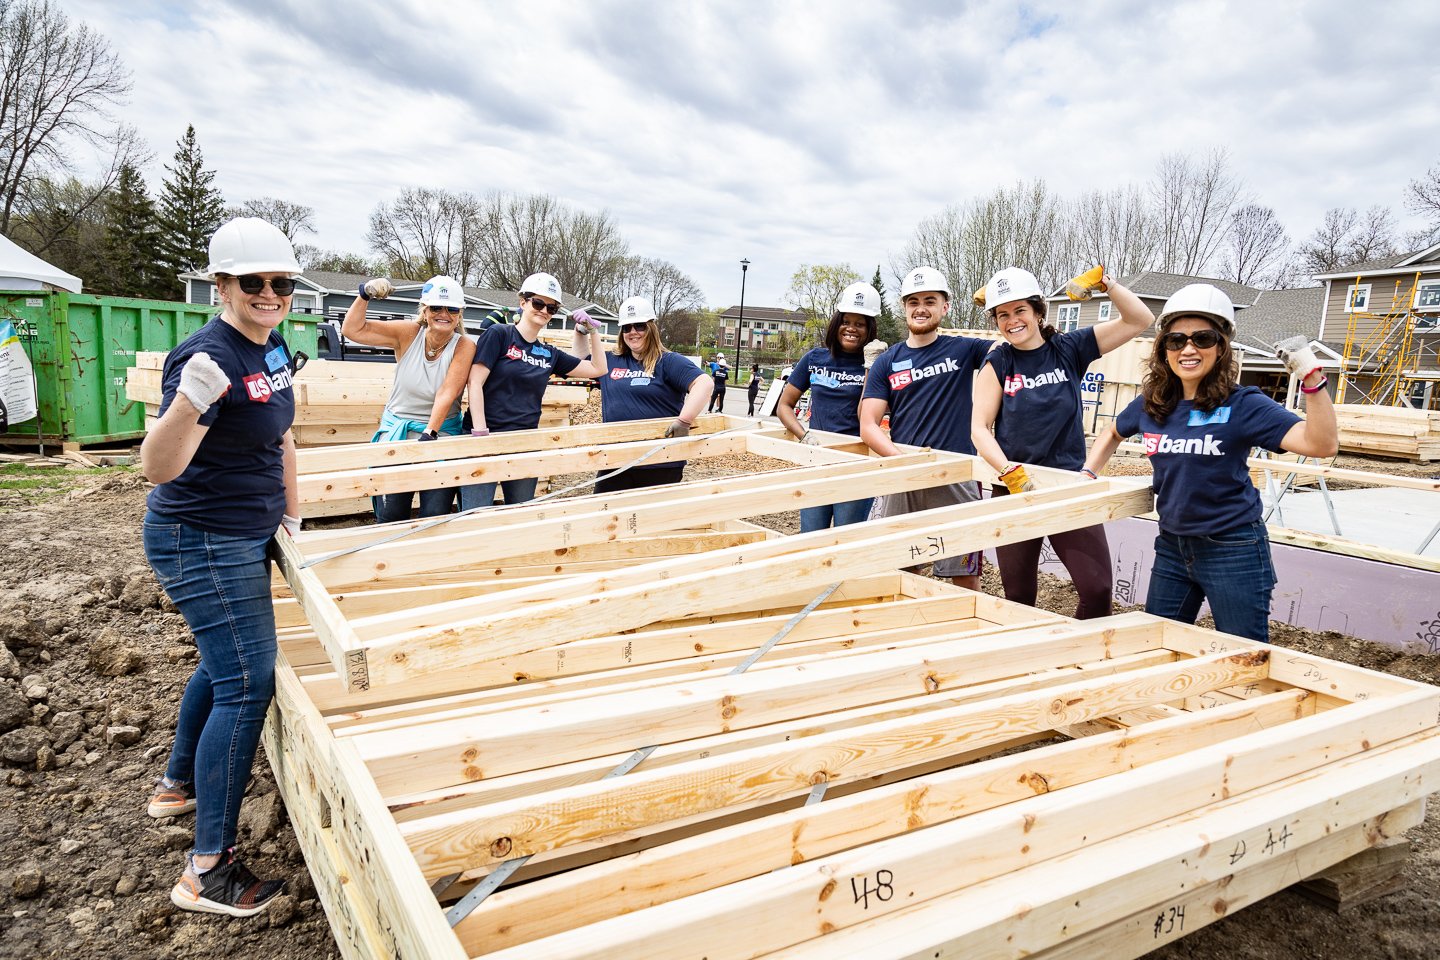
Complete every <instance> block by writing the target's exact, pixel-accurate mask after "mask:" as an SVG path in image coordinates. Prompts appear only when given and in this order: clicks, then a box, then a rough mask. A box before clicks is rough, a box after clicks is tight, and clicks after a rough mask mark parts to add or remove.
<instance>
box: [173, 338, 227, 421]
mask: <svg viewBox="0 0 1440 960" xmlns="http://www.w3.org/2000/svg"><path fill="white" fill-rule="evenodd" d="M229 389H230V378H229V377H228V376H227V375H226V374H225V371H224V370H221V369H220V364H218V363H216V362H215V361H214V360H211V359H210V354H208V353H197V354H195V355H193V356H192V357H191V358H190V359H189V360H186V361H185V366H183V367H181V368H180V386H179V387H178V388H177V391H178V392H179V393H182V394H184V396H185V399H186V400H189V401H190V405H191V406H192V407H194V408H195V409H196V410H198V411H199V412H200V413H201V414H202V415H203V414H204V413H205V411H206V410H209V409H210V404H212V403H214V402H215V401H216V400H219V399H220V398H221V397H222V396H224V395H225V391H226V390H229Z"/></svg>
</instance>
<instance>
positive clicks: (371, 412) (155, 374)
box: [125, 351, 587, 447]
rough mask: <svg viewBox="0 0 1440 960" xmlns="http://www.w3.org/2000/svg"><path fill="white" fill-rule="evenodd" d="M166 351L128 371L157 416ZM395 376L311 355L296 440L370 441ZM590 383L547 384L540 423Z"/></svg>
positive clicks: (560, 414)
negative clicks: (582, 385)
mask: <svg viewBox="0 0 1440 960" xmlns="http://www.w3.org/2000/svg"><path fill="white" fill-rule="evenodd" d="M164 364H165V354H164V353H159V352H147V351H141V352H139V353H137V354H136V355H135V366H133V367H131V368H129V369H128V370H126V372H125V396H126V398H127V399H130V400H133V401H136V402H138V403H143V404H145V410H146V414H147V415H148V416H150V417H154V416H156V415H157V414H158V413H159V409H160V387H161V383H160V372H161V370H162V369H163V368H164ZM394 380H395V365H394V364H393V363H367V362H363V361H355V360H348V361H339V360H311V361H309V362H308V363H306V364H305V366H304V368H302V369H301V371H300V372H299V373H298V374H296V376H295V428H294V432H295V444H296V446H299V447H319V446H330V445H333V444H337V443H369V442H370V438H371V437H373V436H374V435H375V428H376V426H377V425H378V424H379V423H380V414H381V413H382V412H383V411H384V409H385V401H386V400H387V399H389V397H390V388H391V385H392V384H393V383H394ZM586 393H587V391H586V389H585V388H584V387H577V386H562V385H559V384H555V385H552V386H550V387H548V388H547V389H546V391H545V399H544V401H543V405H542V407H541V413H540V426H541V427H555V426H563V425H564V424H567V423H569V422H570V408H571V407H572V406H574V405H575V404H582V403H584V402H585V398H586Z"/></svg>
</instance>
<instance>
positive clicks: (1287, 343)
mask: <svg viewBox="0 0 1440 960" xmlns="http://www.w3.org/2000/svg"><path fill="white" fill-rule="evenodd" d="M1275 353H1276V354H1277V355H1278V356H1279V357H1280V362H1281V363H1283V364H1285V369H1286V370H1289V371H1290V372H1291V373H1292V374H1293V375H1295V376H1296V377H1298V378H1300V379H1301V380H1304V379H1305V378H1306V377H1308V376H1310V374H1312V373H1314V372H1315V371H1316V370H1319V369H1320V358H1319V357H1317V356H1315V351H1314V350H1311V349H1310V339H1309V338H1308V337H1306V336H1304V335H1303V334H1302V335H1299V336H1294V337H1287V338H1285V339H1284V340H1281V341H1280V342H1279V343H1277V344H1275Z"/></svg>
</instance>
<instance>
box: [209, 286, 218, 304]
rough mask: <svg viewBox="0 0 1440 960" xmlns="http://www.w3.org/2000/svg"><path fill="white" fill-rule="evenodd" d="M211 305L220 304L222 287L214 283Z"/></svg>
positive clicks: (211, 290) (211, 289) (211, 292)
mask: <svg viewBox="0 0 1440 960" xmlns="http://www.w3.org/2000/svg"><path fill="white" fill-rule="evenodd" d="M210 306H212V307H218V306H220V287H219V286H218V285H216V284H213V283H212V284H210Z"/></svg>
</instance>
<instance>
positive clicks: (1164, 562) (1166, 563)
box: [1145, 520, 1275, 641]
mask: <svg viewBox="0 0 1440 960" xmlns="http://www.w3.org/2000/svg"><path fill="white" fill-rule="evenodd" d="M1274 590H1275V565H1274V563H1273V562H1272V561H1271V558H1270V538H1269V537H1268V536H1267V535H1266V533H1265V524H1263V523H1261V522H1259V521H1258V520H1257V521H1255V522H1254V523H1247V524H1244V525H1243V526H1239V527H1234V528H1232V529H1230V530H1224V531H1222V532H1220V533H1215V534H1210V535H1208V536H1195V537H1182V536H1177V535H1176V534H1173V533H1164V532H1163V531H1162V532H1161V533H1160V535H1159V536H1157V537H1156V538H1155V563H1154V566H1153V567H1151V569H1150V590H1149V592H1148V593H1147V595H1146V597H1145V612H1146V613H1153V614H1155V615H1156V616H1160V617H1165V618H1166V619H1167V620H1178V621H1180V622H1181V623H1194V622H1195V618H1196V617H1197V616H1199V614H1200V603H1201V601H1202V600H1209V601H1210V613H1211V614H1212V615H1214V617H1215V629H1216V630H1219V631H1220V632H1222V633H1233V634H1235V635H1236V636H1241V637H1248V638H1250V639H1251V640H1261V641H1269V639H1270V595H1271V594H1272V593H1273V592H1274Z"/></svg>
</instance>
